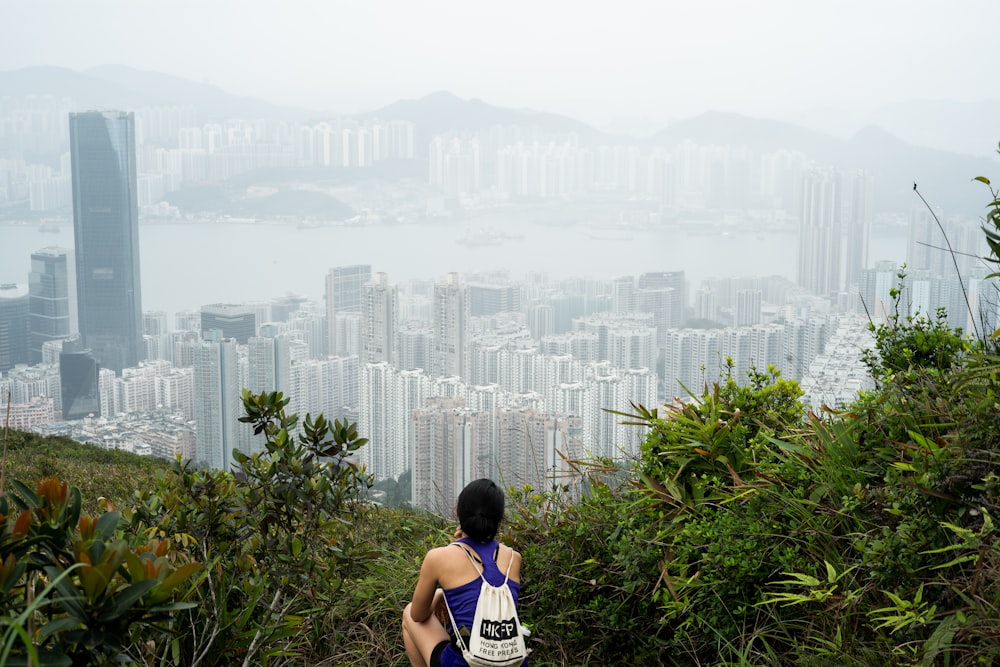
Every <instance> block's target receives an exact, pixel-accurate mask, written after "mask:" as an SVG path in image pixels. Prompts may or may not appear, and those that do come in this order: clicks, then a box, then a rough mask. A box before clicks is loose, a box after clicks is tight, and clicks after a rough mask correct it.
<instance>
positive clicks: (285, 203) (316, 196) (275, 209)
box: [164, 184, 355, 220]
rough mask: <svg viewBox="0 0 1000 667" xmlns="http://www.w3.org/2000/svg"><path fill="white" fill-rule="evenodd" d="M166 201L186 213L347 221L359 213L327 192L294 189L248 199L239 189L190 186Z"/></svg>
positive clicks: (178, 191)
mask: <svg viewBox="0 0 1000 667" xmlns="http://www.w3.org/2000/svg"><path fill="white" fill-rule="evenodd" d="M164 200H165V201H167V202H168V203H170V204H171V205H173V206H176V207H177V208H179V209H180V210H181V211H182V212H183V213H212V214H219V215H236V216H248V217H265V218H266V217H292V218H322V219H327V220H344V219H346V218H350V217H352V216H353V215H354V214H355V213H354V209H352V208H351V207H350V206H348V205H347V204H345V203H343V202H342V201H340V200H339V199H337V198H335V197H331V196H330V195H328V194H326V193H323V192H315V191H311V190H301V189H294V188H292V189H290V188H284V189H281V190H279V191H277V192H274V193H272V194H269V195H267V196H264V197H251V198H248V197H246V196H245V195H244V193H242V192H240V191H239V190H238V189H235V188H229V187H225V186H223V185H219V184H201V185H189V186H186V187H183V188H181V189H180V190H175V191H174V192H171V193H169V194H167V196H166V197H165V198H164Z"/></svg>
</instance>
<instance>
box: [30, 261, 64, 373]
mask: <svg viewBox="0 0 1000 667" xmlns="http://www.w3.org/2000/svg"><path fill="white" fill-rule="evenodd" d="M67 267H68V262H67V257H66V251H65V250H63V249H62V248H42V249H41V250H38V251H36V252H33V253H31V273H30V274H29V276H28V281H29V282H28V304H29V306H30V309H31V319H30V326H29V329H30V334H31V338H30V341H29V342H30V344H31V363H33V364H40V363H41V362H42V345H43V344H45V343H46V342H47V341H50V340H65V339H66V338H69V335H70V300H69V275H68V268H67Z"/></svg>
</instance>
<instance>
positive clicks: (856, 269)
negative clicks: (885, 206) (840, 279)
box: [844, 171, 875, 289]
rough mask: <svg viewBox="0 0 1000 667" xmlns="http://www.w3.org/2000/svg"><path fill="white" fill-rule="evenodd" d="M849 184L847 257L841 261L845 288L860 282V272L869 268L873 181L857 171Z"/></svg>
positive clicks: (870, 177)
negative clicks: (849, 203)
mask: <svg viewBox="0 0 1000 667" xmlns="http://www.w3.org/2000/svg"><path fill="white" fill-rule="evenodd" d="M851 185H852V188H851V208H850V213H849V217H848V219H847V254H846V255H845V261H844V282H845V284H846V286H847V288H848V289H850V288H851V287H852V286H856V285H858V284H859V283H860V281H861V272H862V271H864V270H865V269H867V268H868V247H869V245H870V243H871V235H872V218H873V216H874V213H873V211H874V190H875V179H874V178H873V177H872V176H869V175H868V174H866V173H865V172H864V171H860V172H858V173H857V174H855V176H854V178H853V179H852V182H851Z"/></svg>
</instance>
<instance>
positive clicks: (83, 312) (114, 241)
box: [69, 111, 143, 374]
mask: <svg viewBox="0 0 1000 667" xmlns="http://www.w3.org/2000/svg"><path fill="white" fill-rule="evenodd" d="M69 136H70V153H71V158H72V173H73V230H74V235H75V238H76V293H77V308H78V312H79V321H80V336H81V338H82V339H83V344H84V346H85V347H87V348H90V349H91V350H92V351H93V353H94V355H96V357H97V359H98V360H99V361H100V365H101V367H102V368H112V369H114V370H115V372H117V373H119V374H120V373H121V371H122V369H123V368H128V367H130V366H137V365H138V364H139V360H140V359H141V358H142V352H141V351H142V349H143V346H142V302H141V298H140V283H139V203H138V197H137V193H136V167H135V117H134V116H133V115H132V114H131V113H126V112H122V111H87V112H84V113H71V114H70V116H69Z"/></svg>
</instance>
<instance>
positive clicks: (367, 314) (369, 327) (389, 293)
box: [361, 273, 399, 366]
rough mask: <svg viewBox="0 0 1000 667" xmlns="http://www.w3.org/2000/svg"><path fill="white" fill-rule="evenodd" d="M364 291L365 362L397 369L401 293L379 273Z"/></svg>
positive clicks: (363, 335) (385, 276)
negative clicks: (383, 364)
mask: <svg viewBox="0 0 1000 667" xmlns="http://www.w3.org/2000/svg"><path fill="white" fill-rule="evenodd" d="M364 290H365V292H364V301H363V302H362V308H361V309H362V315H363V317H362V319H361V325H362V331H361V340H362V344H363V345H364V349H363V351H362V357H363V359H362V360H363V362H364V363H369V364H377V363H379V362H380V361H384V362H386V363H388V364H391V365H393V366H395V365H397V363H396V327H397V317H398V313H399V291H398V289H397V288H396V286H395V285H391V284H389V277H388V276H387V275H386V274H385V273H376V274H375V278H374V280H373V281H372V282H370V283H368V284H367V285H365V288H364Z"/></svg>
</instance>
